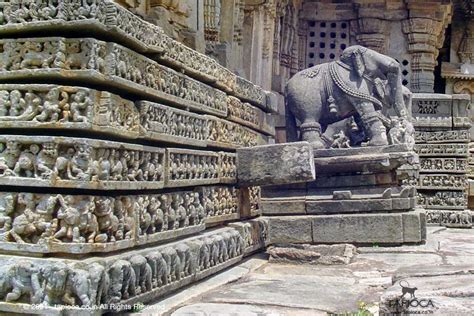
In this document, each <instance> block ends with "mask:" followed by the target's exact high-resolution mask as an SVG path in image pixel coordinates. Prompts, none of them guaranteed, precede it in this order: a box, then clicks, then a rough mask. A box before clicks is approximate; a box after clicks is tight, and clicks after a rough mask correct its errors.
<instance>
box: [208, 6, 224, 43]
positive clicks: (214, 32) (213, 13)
mask: <svg viewBox="0 0 474 316" xmlns="http://www.w3.org/2000/svg"><path fill="white" fill-rule="evenodd" d="M220 14H221V1H220V0H204V38H205V40H206V41H207V42H217V41H218V40H219V28H220Z"/></svg>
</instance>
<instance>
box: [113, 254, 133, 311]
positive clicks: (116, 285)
mask: <svg viewBox="0 0 474 316" xmlns="http://www.w3.org/2000/svg"><path fill="white" fill-rule="evenodd" d="M108 273H109V278H110V287H109V294H108V303H109V304H114V303H117V302H119V301H120V300H122V299H128V298H129V297H130V296H135V295H136V287H135V284H136V277H135V270H134V269H133V268H132V265H131V264H130V262H128V261H125V260H117V261H115V262H114V264H113V265H112V266H111V267H110V268H109V270H108Z"/></svg>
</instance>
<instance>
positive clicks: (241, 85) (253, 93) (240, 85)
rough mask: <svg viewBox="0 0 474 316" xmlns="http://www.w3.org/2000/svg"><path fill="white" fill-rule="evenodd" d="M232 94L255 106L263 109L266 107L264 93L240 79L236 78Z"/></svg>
mask: <svg viewBox="0 0 474 316" xmlns="http://www.w3.org/2000/svg"><path fill="white" fill-rule="evenodd" d="M234 93H235V95H236V96H237V97H238V98H240V99H242V100H244V101H247V102H250V103H253V104H255V105H257V106H260V107H265V105H266V94H265V91H264V90H263V89H262V88H261V87H259V86H256V85H254V84H253V83H252V82H250V81H248V80H247V79H244V78H242V77H237V78H236V81H235V89H234Z"/></svg>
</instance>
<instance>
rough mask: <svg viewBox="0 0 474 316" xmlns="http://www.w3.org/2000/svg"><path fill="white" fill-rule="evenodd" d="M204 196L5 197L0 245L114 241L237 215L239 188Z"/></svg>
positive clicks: (220, 189) (0, 210) (206, 192)
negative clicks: (228, 215)
mask: <svg viewBox="0 0 474 316" xmlns="http://www.w3.org/2000/svg"><path fill="white" fill-rule="evenodd" d="M203 192H204V193H199V192H187V191H185V192H175V193H163V194H155V195H129V196H118V197H106V196H83V195H61V194H57V195H47V194H34V193H2V194H1V195H0V197H1V201H0V240H1V241H6V242H16V243H31V244H43V243H47V242H63V243H103V242H114V241H119V240H130V239H135V238H136V237H137V236H147V235H153V234H155V233H162V232H166V231H172V230H177V229H181V228H186V227H191V226H197V225H201V224H204V221H205V219H206V218H208V217H212V216H218V215H223V214H229V213H237V212H238V208H239V200H238V191H237V190H236V189H235V188H234V187H209V188H205V190H204V191H203Z"/></svg>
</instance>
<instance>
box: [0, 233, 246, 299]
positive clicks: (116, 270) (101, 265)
mask: <svg viewBox="0 0 474 316" xmlns="http://www.w3.org/2000/svg"><path fill="white" fill-rule="evenodd" d="M243 240H244V239H243V237H242V236H241V234H240V233H239V232H238V231H237V230H235V229H228V230H225V231H223V232H220V233H216V234H212V235H208V236H205V237H201V238H195V239H193V240H189V241H184V242H181V243H179V244H175V245H170V246H167V247H160V248H158V249H156V248H155V249H149V250H148V251H147V252H146V253H143V252H142V254H137V255H133V256H130V257H127V256H124V257H123V258H120V259H115V260H113V262H108V263H106V262H101V261H98V262H94V263H89V264H87V263H84V264H82V265H79V264H76V265H72V264H71V265H67V264H65V263H63V262H60V261H54V262H53V261H47V260H44V261H36V262H31V261H29V260H23V261H21V262H13V263H7V262H5V264H3V265H2V267H0V270H1V271H2V273H1V276H0V299H3V300H5V301H7V302H24V303H29V304H44V305H46V306H48V305H54V304H63V305H79V306H81V305H82V306H95V305H99V304H114V303H118V302H121V301H123V300H127V299H129V298H132V297H134V296H137V295H140V294H144V293H147V292H150V291H152V290H154V289H158V288H162V287H165V286H167V285H172V284H175V283H178V282H180V281H181V280H183V279H186V278H188V277H190V276H193V275H196V274H199V273H200V272H204V271H206V270H207V269H209V268H212V267H215V266H218V265H220V264H223V263H225V262H226V261H228V260H231V259H232V258H236V257H238V256H240V255H242V253H243V251H244V241H243Z"/></svg>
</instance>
